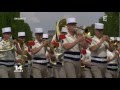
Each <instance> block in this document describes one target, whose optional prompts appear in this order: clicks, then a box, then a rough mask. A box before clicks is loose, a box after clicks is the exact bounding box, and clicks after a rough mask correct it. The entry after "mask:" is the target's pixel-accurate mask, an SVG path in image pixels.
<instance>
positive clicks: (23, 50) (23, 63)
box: [20, 43, 28, 66]
mask: <svg viewBox="0 0 120 90" xmlns="http://www.w3.org/2000/svg"><path fill="white" fill-rule="evenodd" d="M21 47H22V54H21V62H20V63H21V65H23V66H24V65H25V61H27V55H28V54H27V51H26V50H25V47H24V43H23V44H22V45H21Z"/></svg>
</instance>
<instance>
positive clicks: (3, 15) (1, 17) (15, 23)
mask: <svg viewBox="0 0 120 90" xmlns="http://www.w3.org/2000/svg"><path fill="white" fill-rule="evenodd" d="M14 18H20V12H0V29H2V28H3V27H11V28H12V37H13V38H16V39H17V37H18V36H17V35H18V32H25V33H26V42H27V41H28V40H31V39H32V32H31V30H30V26H29V25H28V24H27V23H25V22H24V20H14ZM1 33H2V30H1V32H0V36H2V34H1Z"/></svg>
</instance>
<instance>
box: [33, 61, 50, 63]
mask: <svg viewBox="0 0 120 90" xmlns="http://www.w3.org/2000/svg"><path fill="white" fill-rule="evenodd" d="M32 62H35V63H48V60H32Z"/></svg>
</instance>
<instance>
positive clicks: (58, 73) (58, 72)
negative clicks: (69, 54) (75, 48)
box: [52, 27, 68, 78]
mask: <svg viewBox="0 0 120 90" xmlns="http://www.w3.org/2000/svg"><path fill="white" fill-rule="evenodd" d="M67 32H68V30H67V28H66V27H62V29H61V34H60V35H59V42H58V43H59V47H58V50H59V51H58V52H55V53H59V54H61V55H57V56H56V58H57V62H56V64H57V66H56V68H54V72H55V74H54V77H55V78H66V74H65V70H64V67H63V54H64V49H63V46H62V43H63V39H64V38H65V35H66V34H67ZM52 41H56V38H53V39H52Z"/></svg>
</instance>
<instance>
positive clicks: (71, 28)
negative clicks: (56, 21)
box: [67, 23, 77, 32]
mask: <svg viewBox="0 0 120 90" xmlns="http://www.w3.org/2000/svg"><path fill="white" fill-rule="evenodd" d="M76 25H77V24H76V23H69V24H67V27H68V30H69V31H71V32H74V31H75V28H76Z"/></svg>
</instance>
